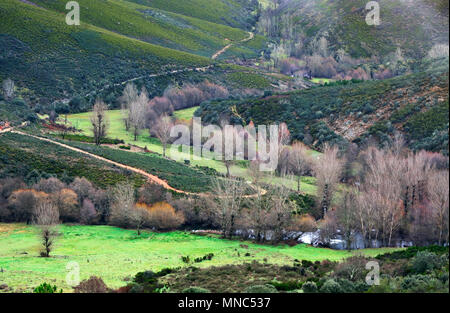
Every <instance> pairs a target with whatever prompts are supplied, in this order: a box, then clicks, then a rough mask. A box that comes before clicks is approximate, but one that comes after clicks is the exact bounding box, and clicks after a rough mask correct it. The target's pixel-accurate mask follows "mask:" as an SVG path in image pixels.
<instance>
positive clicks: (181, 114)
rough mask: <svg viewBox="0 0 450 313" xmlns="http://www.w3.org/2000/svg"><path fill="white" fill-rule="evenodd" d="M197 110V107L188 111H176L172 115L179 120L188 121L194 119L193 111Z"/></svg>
mask: <svg viewBox="0 0 450 313" xmlns="http://www.w3.org/2000/svg"><path fill="white" fill-rule="evenodd" d="M198 108H199V106H196V107H193V108H189V109H183V110H178V111H175V113H174V115H175V117H176V118H177V119H179V120H190V119H192V118H193V117H194V113H195V111H197V109H198Z"/></svg>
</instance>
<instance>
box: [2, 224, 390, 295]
mask: <svg viewBox="0 0 450 313" xmlns="http://www.w3.org/2000/svg"><path fill="white" fill-rule="evenodd" d="M58 231H59V237H58V238H57V240H56V244H55V250H54V251H53V252H52V257H50V258H41V257H39V256H38V255H39V251H40V250H39V249H40V239H39V237H38V229H37V228H35V227H33V226H27V225H24V224H1V223H0V247H1V249H0V285H2V284H6V285H8V287H9V288H12V290H10V291H14V292H32V290H33V289H34V288H35V287H36V286H38V285H40V284H41V283H43V282H47V283H51V284H54V285H56V286H58V287H59V288H62V289H63V290H64V291H67V292H69V291H71V288H70V286H68V285H67V283H66V276H67V275H68V274H69V270H68V269H66V266H67V265H68V264H69V262H77V263H78V264H79V267H80V279H81V280H83V279H87V278H89V277H90V276H92V275H97V276H100V277H101V278H102V279H103V280H104V281H105V283H106V284H107V285H108V286H109V287H113V288H117V287H120V286H124V285H126V284H127V281H128V280H130V279H132V277H134V275H135V274H136V273H138V272H140V271H144V270H153V271H159V270H161V269H163V268H174V267H187V266H196V267H202V268H205V267H210V266H219V265H226V264H242V263H245V262H251V261H253V260H256V261H259V262H262V263H263V262H264V263H265V262H267V263H269V264H278V265H285V264H288V265H291V264H292V263H293V262H294V260H295V259H298V260H310V261H318V260H325V259H329V260H333V261H341V260H343V259H344V258H347V257H349V256H352V255H354V254H360V253H363V254H364V255H366V256H376V255H378V254H383V253H386V252H389V251H392V250H393V249H389V248H383V249H366V250H360V251H354V252H348V251H337V250H330V249H324V248H315V247H311V246H307V245H303V244H302V245H297V246H295V247H289V246H287V245H279V246H270V245H258V244H253V243H250V242H242V241H237V240H236V241H235V240H233V241H230V240H223V239H220V238H218V237H217V236H213V235H211V236H200V235H194V234H191V233H189V232H181V231H176V232H169V233H154V232H143V234H142V235H141V236H137V235H136V231H134V230H124V229H120V228H115V227H110V226H79V225H61V226H59V228H58ZM210 253H213V254H214V257H213V258H212V260H209V261H208V260H207V261H203V262H201V263H191V264H189V265H188V264H186V263H183V261H182V259H181V257H182V256H189V257H190V259H191V260H193V259H195V258H198V257H203V256H205V255H207V254H210Z"/></svg>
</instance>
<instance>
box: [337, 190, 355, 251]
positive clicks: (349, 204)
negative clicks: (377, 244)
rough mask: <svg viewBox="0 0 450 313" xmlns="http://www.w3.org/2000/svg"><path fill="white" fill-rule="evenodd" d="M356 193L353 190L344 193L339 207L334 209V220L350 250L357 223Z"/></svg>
mask: <svg viewBox="0 0 450 313" xmlns="http://www.w3.org/2000/svg"><path fill="white" fill-rule="evenodd" d="M357 206H358V195H357V193H356V192H355V190H350V191H347V192H345V193H344V196H343V197H342V200H341V203H340V205H339V207H338V208H337V209H336V213H335V215H336V221H337V224H338V226H339V229H340V231H341V234H342V236H343V238H344V240H345V241H346V245H347V249H348V250H350V249H351V246H352V242H353V239H354V235H355V230H356V223H357V215H356V211H357Z"/></svg>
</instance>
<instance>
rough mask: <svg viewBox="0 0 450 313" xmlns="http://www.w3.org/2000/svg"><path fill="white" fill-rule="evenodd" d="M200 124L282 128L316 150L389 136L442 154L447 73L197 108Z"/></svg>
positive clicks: (444, 149)
mask: <svg viewBox="0 0 450 313" xmlns="http://www.w3.org/2000/svg"><path fill="white" fill-rule="evenodd" d="M196 114H197V115H198V116H201V117H202V118H203V120H204V121H205V122H217V121H218V120H219V118H223V116H228V117H230V118H231V120H232V121H234V122H237V123H243V124H248V123H249V122H250V121H252V122H253V123H254V124H255V125H268V124H273V123H281V122H286V123H287V125H288V128H289V130H290V131H291V134H292V136H293V138H294V139H297V140H301V141H303V142H305V143H307V144H309V145H312V146H315V147H318V148H320V147H321V146H322V145H323V144H324V143H332V144H334V143H337V144H340V145H341V146H346V145H348V143H350V142H356V143H359V144H362V143H365V142H368V140H370V138H371V139H373V140H375V141H378V142H380V143H382V144H388V143H389V142H390V141H391V140H392V138H393V137H394V133H395V132H400V133H403V134H404V135H405V137H406V138H407V140H408V142H409V145H410V147H411V148H413V149H426V150H431V151H437V152H444V153H446V154H448V123H449V120H448V68H446V67H441V68H437V69H434V70H431V71H426V72H419V73H415V74H411V75H405V76H400V77H396V78H391V79H387V80H375V81H366V82H360V81H348V82H345V81H344V82H337V83H332V84H329V85H326V86H320V87H315V88H311V89H308V90H302V91H297V92H291V93H280V94H274V95H269V96H264V97H260V98H250V99H245V100H242V101H215V102H206V103H204V104H202V106H201V108H200V109H199V110H198V111H197V113H196Z"/></svg>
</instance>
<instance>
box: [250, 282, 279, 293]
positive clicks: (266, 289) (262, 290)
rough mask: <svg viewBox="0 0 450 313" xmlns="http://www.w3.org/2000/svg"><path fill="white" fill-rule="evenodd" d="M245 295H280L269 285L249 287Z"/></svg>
mask: <svg viewBox="0 0 450 313" xmlns="http://www.w3.org/2000/svg"><path fill="white" fill-rule="evenodd" d="M244 292H245V293H278V290H277V289H276V288H275V287H274V286H272V285H269V284H266V285H255V286H251V287H248V288H247V289H245V291H244Z"/></svg>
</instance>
